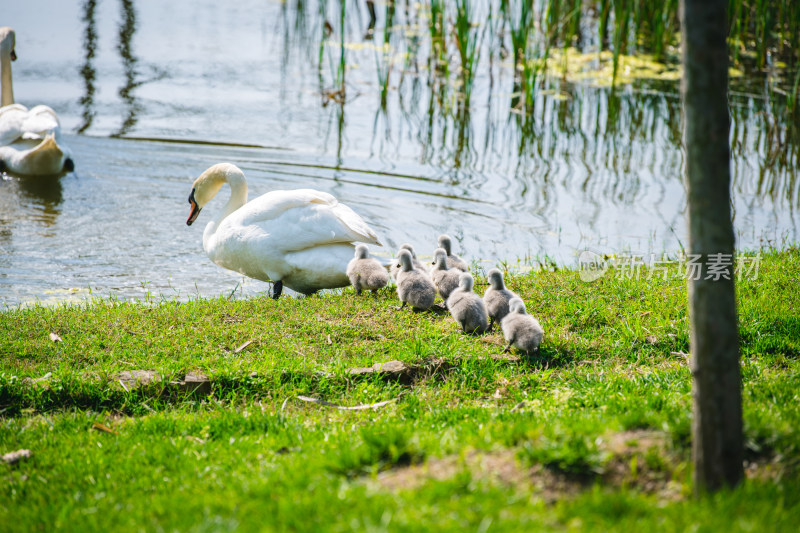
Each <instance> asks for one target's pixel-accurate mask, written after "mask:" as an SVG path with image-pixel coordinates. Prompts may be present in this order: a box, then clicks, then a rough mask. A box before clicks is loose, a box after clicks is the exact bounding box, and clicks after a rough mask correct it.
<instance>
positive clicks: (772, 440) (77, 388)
mask: <svg viewBox="0 0 800 533" xmlns="http://www.w3.org/2000/svg"><path fill="white" fill-rule="evenodd" d="M619 274H620V272H619V271H618V272H616V273H614V272H613V271H611V272H609V273H608V275H606V276H605V277H603V278H601V279H599V280H597V281H595V282H593V283H586V282H583V281H581V280H580V278H579V276H578V273H576V272H573V271H558V272H541V273H533V274H529V275H517V276H509V277H508V278H507V283H508V285H509V287H510V288H511V289H513V290H515V291H516V292H518V293H519V294H520V295H522V296H523V298H524V299H525V300H526V303H527V306H528V310H529V312H530V313H531V314H533V315H535V316H537V317H538V318H539V320H540V321H541V323H542V325H543V327H544V329H545V332H546V333H545V340H544V343H543V346H542V349H541V352H540V353H539V354H538V355H536V356H533V357H520V356H519V354H512V356H511V357H508V356H501V355H500V352H501V351H502V348H503V345H504V343H503V339H502V338H501V336H500V335H499V334H498V333H497V332H495V333H492V334H488V335H484V336H480V337H470V336H465V335H462V334H460V333H459V332H458V328H457V327H456V324H455V322H454V321H453V320H452V319H451V318H450V317H449V316H448V315H447V314H443V313H422V314H414V313H411V312H405V311H403V312H397V311H395V310H394V309H393V306H394V305H396V304H397V301H396V297H395V296H394V294H393V293H392V292H391V291H388V290H387V291H385V292H384V293H382V294H380V295H379V296H378V297H377V298H374V297H372V296H363V297H356V296H355V295H354V294H353V292H352V291H349V290H347V291H344V293H343V294H326V295H323V296H315V297H309V298H301V299H289V298H287V299H282V300H280V301H278V302H275V301H272V300H269V299H267V298H256V299H251V300H246V301H228V300H225V299H217V300H201V301H191V302H187V303H161V304H158V305H147V304H141V303H140V304H132V303H124V302H114V301H109V300H105V301H96V302H94V303H91V304H88V305H86V306H80V307H62V308H46V307H34V308H28V309H20V310H10V311H5V312H3V313H0V453H2V454H5V453H7V452H10V451H13V450H16V449H20V448H26V449H30V450H31V451H32V452H33V455H32V457H31V458H30V459H28V460H26V461H22V462H20V463H18V464H16V465H13V466H12V465H5V464H2V463H0V477H2V483H0V530H9V531H10V530H14V531H20V530H38V529H44V530H51V529H53V528H63V529H69V530H80V531H91V530H110V529H117V528H125V529H148V530H173V529H177V530H199V531H204V530H228V529H233V528H236V527H238V528H239V529H241V530H259V529H290V530H303V531H315V530H330V531H337V530H352V529H370V530H391V531H398V530H409V531H418V530H420V529H423V525H424V529H431V530H433V529H466V530H481V531H486V530H489V531H491V530H513V531H519V530H520V526H522V527H523V528H526V529H528V530H536V529H578V530H586V529H590V530H592V529H608V528H614V529H623V528H624V529H632V528H635V529H636V530H641V529H645V528H651V529H655V528H657V529H658V530H659V531H663V530H666V531H672V530H675V531H677V530H681V531H683V530H685V529H688V528H699V529H700V530H709V531H710V530H718V529H721V528H728V529H731V530H736V531H738V530H747V529H751V528H756V529H758V530H775V531H779V530H786V531H792V530H794V528H795V527H796V524H797V523H798V522H799V521H800V490H799V489H800V478H798V475H797V472H798V459H800V450H799V449H798V447H800V434H799V432H800V430H798V428H800V403H798V398H797V391H798V390H800V375H799V374H798V369H799V366H798V361H797V356H798V354H800V319H798V317H797V312H796V310H797V309H800V296H799V295H798V293H797V291H796V287H797V286H798V277H800V250H797V249H792V250H789V251H785V252H780V253H778V252H775V253H765V254H762V256H761V261H760V264H759V268H758V277H757V279H752V278H753V276H752V275H747V276H743V279H742V280H741V282H740V283H739V284H738V287H737V290H738V294H739V310H740V323H741V325H740V334H741V339H742V343H741V346H742V373H743V379H744V418H745V430H746V438H747V460H748V465H747V472H748V480H747V482H746V483H745V485H744V486H743V487H741V488H739V489H737V490H736V491H734V492H731V493H723V494H720V495H717V496H715V497H714V498H710V499H705V500H702V501H696V500H694V499H692V498H691V497H690V494H691V472H690V468H689V460H690V421H691V393H690V390H691V376H690V372H689V369H688V366H687V352H689V351H690V349H689V346H688V321H687V317H686V293H685V283H684V281H683V279H681V278H680V277H679V276H669V277H668V279H666V280H665V279H662V278H661V277H652V279H648V276H647V271H644V272H643V275H642V276H640V277H639V279H628V278H626V277H623V276H620V275H619ZM479 290H480V291H481V292H482V290H483V287H479ZM51 334H52V335H51ZM54 339H55V340H54ZM392 360H394V361H398V362H399V363H395V364H393V365H391V368H390V369H387V368H381V367H380V366H379V365H378V368H377V369H376V370H373V371H370V372H367V371H363V370H362V371H357V372H353V370H352V369H354V368H366V367H372V365H376V364H378V363H384V362H388V361H392ZM388 366H390V365H387V367H388ZM133 370H148V371H152V372H153V373H151V374H148V376H150V378H151V381H150V383H147V384H141V383H136V381H135V380H131V379H128V378H129V377H130V371H133ZM126 372H128V373H127V374H126ZM156 373H157V375H156ZM48 374H49V375H48ZM187 374H190V375H191V374H195V375H200V374H203V375H205V376H207V377H208V381H203V387H201V388H199V389H197V390H194V388H193V387H187V386H185V385H186V382H187V381H188V377H187V376H186V375H187ZM42 377H44V379H39V378H42ZM26 378H28V379H26ZM308 397H313V398H316V399H319V400H324V401H325V402H328V404H321V403H313V402H310V401H308V400H307V398H308ZM304 398H305V399H304ZM385 401H388V403H384V404H380V405H377V406H374V407H372V408H365V409H360V410H342V409H338V408H337V407H336V405H338V406H347V407H354V406H362V407H363V406H366V405H372V404H376V403H378V402H385ZM330 404H334V405H330Z"/></svg>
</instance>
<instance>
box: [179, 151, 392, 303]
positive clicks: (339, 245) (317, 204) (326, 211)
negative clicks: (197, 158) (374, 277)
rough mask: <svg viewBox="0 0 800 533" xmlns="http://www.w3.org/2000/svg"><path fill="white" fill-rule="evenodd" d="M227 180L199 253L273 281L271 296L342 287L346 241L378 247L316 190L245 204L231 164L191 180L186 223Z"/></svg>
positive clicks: (359, 223)
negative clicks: (218, 211)
mask: <svg viewBox="0 0 800 533" xmlns="http://www.w3.org/2000/svg"><path fill="white" fill-rule="evenodd" d="M226 183H227V184H228V185H230V187H231V195H230V198H229V199H228V203H227V204H225V207H224V208H223V210H222V213H221V214H220V215H219V217H217V219H216V220H213V221H211V222H209V223H208V225H206V229H205V231H204V232H203V249H204V250H205V252H206V254H208V257H209V258H210V259H211V260H212V261H213V262H215V263H216V264H218V265H219V266H221V267H224V268H227V269H230V270H234V271H236V272H239V273H240V274H244V275H245V276H248V277H251V278H255V279H259V280H261V281H272V282H273V283H274V285H273V291H272V297H273V298H275V299H278V298H279V297H280V295H281V291H282V289H283V285H286V286H287V287H289V288H290V289H292V290H295V291H297V292H301V293H303V294H311V293H314V292H316V291H318V290H320V289H331V288H335V287H345V286H347V285H349V284H350V279H349V278H348V277H347V265H348V263H349V262H350V260H351V259H353V255H354V254H353V252H354V246H353V243H354V242H365V243H370V244H377V245H378V246H381V243H380V242H379V241H378V237H377V235H375V232H374V231H372V228H370V227H369V226H368V225H367V223H366V222H364V219H362V218H361V217H360V216H358V215H357V214H356V213H355V212H354V211H353V210H352V209H350V208H349V207H347V206H346V205H344V204H340V203H339V202H338V201H337V200H336V198H334V197H333V196H331V195H330V194H328V193H325V192H322V191H315V190H313V189H296V190H289V191H271V192H268V193H266V194H264V195H261V196H259V197H258V198H255V199H253V200H252V201H251V202H248V201H247V182H246V181H245V178H244V173H243V172H242V171H241V170H240V169H239V168H238V167H237V166H236V165H232V164H230V163H219V164H217V165H214V166H212V167H210V168H209V169H207V170H206V171H205V172H203V173H202V174H201V175H200V177H198V178H197V179H196V180H195V182H194V184H193V186H192V193H191V194H190V195H189V204H190V205H191V211H190V213H189V218H188V219H187V220H186V224H187V225H189V226H191V225H192V223H193V222H194V221H195V220H196V219H197V215H198V214H199V213H200V210H201V209H202V208H203V206H205V205H206V204H207V203H208V202H209V201H211V199H212V198H214V196H215V195H216V194H217V192H219V190H220V188H222V186H223V185H225V184H226Z"/></svg>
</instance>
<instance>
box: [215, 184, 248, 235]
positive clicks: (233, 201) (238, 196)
mask: <svg viewBox="0 0 800 533" xmlns="http://www.w3.org/2000/svg"><path fill="white" fill-rule="evenodd" d="M225 181H226V182H227V183H228V185H230V186H231V195H230V197H229V198H228V202H227V203H226V204H225V207H223V208H222V213H220V215H219V216H218V217H217V224H219V223H220V222H222V221H223V220H224V219H225V217H227V216H228V215H230V214H231V213H233V212H234V211H236V210H237V209H239V208H240V207H242V206H243V205H244V204H246V203H247V182H246V181H245V180H244V176H242V175H241V174H238V173H229V174H227V175H226V176H225Z"/></svg>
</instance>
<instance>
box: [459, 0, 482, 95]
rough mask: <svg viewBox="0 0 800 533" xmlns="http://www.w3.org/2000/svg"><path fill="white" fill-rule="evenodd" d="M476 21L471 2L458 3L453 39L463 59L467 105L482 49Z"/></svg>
mask: <svg viewBox="0 0 800 533" xmlns="http://www.w3.org/2000/svg"><path fill="white" fill-rule="evenodd" d="M473 19H474V14H473V11H472V8H471V7H470V1H469V0H458V1H457V2H456V13H455V21H454V23H453V37H454V40H455V44H456V48H457V49H458V54H459V57H460V59H461V71H460V74H461V82H462V87H461V91H462V94H463V95H464V102H465V104H467V105H468V104H469V100H470V95H471V94H472V83H473V80H474V79H475V69H476V67H477V63H478V56H479V50H480V47H479V45H478V40H479V35H478V24H477V23H476V21H474V20H473Z"/></svg>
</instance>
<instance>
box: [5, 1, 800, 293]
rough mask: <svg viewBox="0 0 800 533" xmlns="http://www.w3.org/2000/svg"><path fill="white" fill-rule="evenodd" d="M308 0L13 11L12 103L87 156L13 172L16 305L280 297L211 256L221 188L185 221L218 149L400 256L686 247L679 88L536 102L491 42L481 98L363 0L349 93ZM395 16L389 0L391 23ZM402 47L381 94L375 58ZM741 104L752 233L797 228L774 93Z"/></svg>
mask: <svg viewBox="0 0 800 533" xmlns="http://www.w3.org/2000/svg"><path fill="white" fill-rule="evenodd" d="M310 4H313V5H316V3H314V2H312V3H310ZM332 4H336V3H332ZM298 5H305V4H304V3H297V2H286V3H280V2H264V1H240V2H210V1H189V0H179V1H171V2H155V1H151V2H135V1H119V2H104V1H97V2H62V1H57V0H50V1H36V0H31V1H26V2H15V3H13V4H10V5H6V6H4V7H3V21H2V23H3V24H8V25H10V26H12V27H14V28H15V30H16V33H17V36H16V37H17V39H16V40H17V47H16V52H17V56H18V60H17V61H16V62H15V63H14V64H13V75H14V91H15V96H16V99H17V101H18V102H20V103H23V104H25V105H28V106H32V105H35V104H39V103H44V104H47V105H49V106H51V107H53V108H54V109H55V110H56V111H57V112H58V114H59V116H60V118H61V122H62V128H63V131H64V132H65V136H64V143H65V144H66V145H67V146H68V147H69V148H70V149H71V150H72V152H73V159H74V160H75V162H76V171H75V172H74V173H71V174H68V175H66V176H64V177H62V178H60V179H56V180H34V179H20V178H16V177H11V176H5V177H4V179H3V180H2V181H0V304H3V305H11V306H14V305H18V304H20V303H24V302H28V301H32V300H58V301H60V300H65V299H66V300H69V299H81V298H84V297H86V295H87V294H89V293H90V292H91V293H93V294H97V295H104V296H105V295H108V294H110V293H114V294H117V295H118V296H120V297H135V298H141V297H143V296H144V295H145V294H146V293H147V292H150V293H153V294H157V295H163V296H166V297H170V298H171V297H178V298H182V299H185V298H189V297H192V296H194V295H197V294H201V295H204V296H212V295H218V294H230V293H231V292H234V291H236V292H237V293H239V294H241V293H244V294H253V293H256V292H260V291H264V290H266V289H267V285H266V284H263V283H260V282H256V281H245V282H244V283H242V279H241V276H239V275H238V274H235V273H233V272H229V271H226V270H223V269H221V268H219V267H217V266H215V265H213V264H212V263H211V262H210V261H209V260H208V258H207V257H206V256H205V254H204V252H203V250H202V243H201V240H202V228H203V226H204V224H205V223H206V222H208V221H209V220H210V219H211V216H210V215H213V211H214V210H215V205H214V204H213V203H212V204H211V205H209V207H208V208H206V210H204V212H203V213H202V214H201V215H200V218H199V219H198V223H197V224H195V225H194V226H192V227H187V226H186V225H185V219H186V216H187V215H188V204H187V202H186V198H187V196H188V193H189V191H190V188H191V187H190V185H191V182H192V180H193V179H194V178H195V177H197V175H199V174H200V173H201V172H202V171H203V170H204V169H205V168H207V167H208V166H210V165H211V164H214V163H217V162H221V161H230V162H233V163H235V164H237V165H239V166H240V167H241V168H242V169H243V170H244V171H245V174H246V176H247V179H248V183H249V187H250V195H251V198H252V197H254V196H255V195H258V194H262V193H264V192H267V191H269V190H273V189H278V188H299V187H313V188H317V189H321V190H324V191H328V192H330V193H332V194H334V195H335V196H337V197H338V198H339V199H340V200H341V201H343V202H345V203H347V204H348V205H350V206H351V207H352V208H353V209H355V210H356V211H357V212H358V213H360V214H361V215H362V216H363V217H364V218H365V219H366V220H368V221H369V223H370V224H371V225H372V226H373V227H374V228H375V229H376V231H377V232H378V233H379V234H380V236H381V238H382V241H383V242H384V243H385V245H386V246H385V253H386V255H387V257H388V255H389V254H391V252H393V251H394V250H396V248H397V247H398V246H399V245H400V244H401V243H403V242H406V241H407V242H410V243H412V244H414V245H415V247H416V248H417V250H418V251H419V253H421V254H423V255H430V254H431V252H432V251H433V249H434V248H435V244H436V237H437V236H438V235H439V234H440V233H442V232H447V233H449V234H451V235H452V236H453V237H454V238H455V241H456V251H457V252H458V253H460V254H462V255H464V256H466V257H467V258H469V259H473V260H475V261H480V262H481V264H482V265H485V266H487V267H488V266H490V265H492V264H495V263H496V262H497V261H500V260H506V261H508V262H509V263H512V264H516V263H517V260H518V259H520V260H521V262H522V264H525V263H530V262H534V263H535V262H536V260H543V259H544V258H549V259H551V260H553V261H555V262H557V263H561V264H575V262H576V259H575V257H576V255H577V253H578V252H580V251H581V250H583V249H586V248H590V249H593V250H597V251H602V252H609V253H610V252H622V251H626V250H627V251H636V252H640V253H644V254H648V253H651V252H653V253H661V252H668V253H675V252H676V251H677V250H679V249H680V247H681V244H682V243H683V244H685V242H686V238H685V233H686V224H685V221H684V207H683V206H684V201H685V199H684V187H683V184H682V178H681V165H682V155H681V151H680V148H679V140H680V102H679V99H678V96H677V84H676V82H661V83H660V84H657V85H656V84H650V85H647V86H643V85H641V84H639V85H631V86H623V87H620V88H618V89H617V90H615V91H614V90H611V89H608V88H602V87H593V86H591V85H588V84H564V85H562V86H560V88H559V90H558V91H556V92H552V91H542V92H540V93H539V94H538V95H537V97H536V101H535V107H534V109H533V111H532V112H531V113H529V114H527V115H520V114H519V113H516V112H515V110H513V109H512V107H513V105H514V98H515V95H514V86H513V68H512V67H511V66H510V65H508V64H504V63H502V62H500V63H497V64H489V60H488V59H487V57H488V54H486V55H484V56H483V61H484V63H485V65H484V68H483V69H481V70H479V71H478V75H477V77H476V79H475V85H474V89H473V91H472V94H471V100H470V102H469V106H468V107H466V108H465V107H464V106H463V105H461V106H459V105H456V104H455V103H457V102H458V101H459V100H458V98H456V97H454V96H452V95H448V94H443V91H445V89H442V88H437V87H435V86H433V85H432V84H431V83H429V80H428V77H427V76H426V74H425V69H424V64H423V65H422V66H420V64H418V63H416V62H415V61H414V60H413V58H410V56H409V55H408V54H405V55H403V57H397V58H393V57H392V56H391V53H388V54H384V53H383V48H380V47H378V46H376V45H375V40H374V39H368V38H366V37H365V35H366V30H367V24H368V17H367V15H366V11H365V10H364V8H363V7H361V8H359V7H358V6H359V3H356V2H354V3H348V5H349V6H350V9H351V11H350V13H349V14H348V17H347V22H346V26H345V32H344V34H345V37H346V39H345V41H346V45H347V46H346V47H344V48H346V50H347V64H348V68H347V71H346V76H347V77H346V84H345V86H346V97H345V98H344V100H343V101H341V99H339V98H338V97H337V95H336V93H335V90H334V89H335V88H336V85H335V83H334V78H335V71H336V59H335V58H336V57H337V56H336V55H335V54H336V53H339V51H340V50H341V49H342V48H343V47H341V42H339V41H336V39H338V36H337V35H336V31H333V33H332V35H331V36H330V37H325V33H324V32H325V29H324V26H323V17H322V16H321V15H320V13H319V12H313V13H304V12H302V10H298V7H297V6H298ZM306 9H310V8H308V5H306ZM315 9H316V8H315ZM359 9H360V10H359ZM328 18H330V17H328ZM330 20H332V21H333V20H334V19H330ZM408 20H411V19H410V18H409V19H408ZM407 22H408V21H407ZM384 23H385V20H384V19H383V18H382V17H381V12H380V11H379V17H378V20H377V25H376V27H375V31H376V35H379V34H380V32H382V31H383V29H382V27H383V26H382V25H383V24H384ZM399 31H405V32H406V33H408V34H411V33H412V31H413V27H412V26H411V25H410V23H409V24H407V25H406V27H405V28H404V29H403V28H401V29H398V32H399ZM411 42H413V40H412V41H411ZM320 43H322V44H321V45H320ZM487 46H488V44H487ZM378 50H381V52H380V53H378ZM320 57H321V58H322V63H321V64H322V65H323V67H322V68H318V64H320V63H319V59H320ZM386 57H388V58H389V60H390V61H391V64H392V70H391V75H390V78H389V80H390V82H389V84H388V85H389V91H388V95H387V97H386V99H385V101H383V102H382V100H381V90H380V86H379V76H378V75H376V72H379V71H380V67H381V64H382V61H384V60H383V59H382V58H386ZM384 67H385V64H384ZM326 95H327V96H326ZM732 117H733V119H734V133H733V140H734V153H733V156H734V163H733V166H732V169H733V176H734V186H733V193H734V209H735V227H736V231H737V237H738V246H739V247H740V248H755V247H759V246H762V245H764V244H768V243H769V244H777V245H781V244H785V243H787V242H797V239H798V225H797V221H796V218H795V214H794V212H795V207H796V205H797V202H798V192H797V186H796V183H795V177H796V176H795V171H794V168H793V167H792V165H791V164H789V165H783V166H781V165H775V161H774V160H775V157H776V156H775V153H774V152H775V148H774V146H773V144H771V141H770V140H769V139H767V138H766V136H764V135H763V134H762V133H761V131H762V129H763V124H762V121H763V120H764V118H763V117H764V113H763V112H762V110H761V109H760V108H759V100H758V98H757V97H751V96H749V95H747V94H744V95H739V96H735V97H734V98H733V99H732ZM222 203H223V202H222V201H221V200H217V202H216V204H217V205H216V207H221V204H222ZM209 212H211V213H209ZM239 291H241V292H239Z"/></svg>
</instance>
